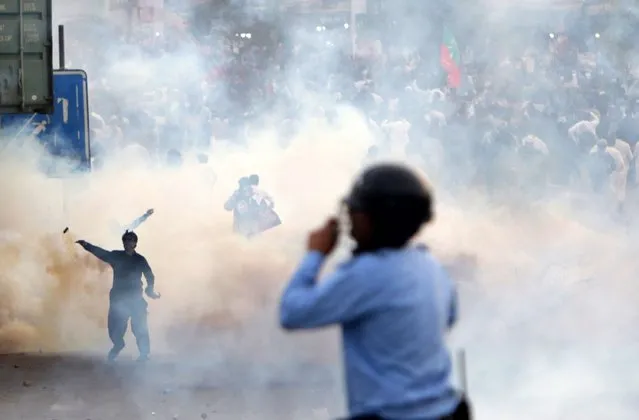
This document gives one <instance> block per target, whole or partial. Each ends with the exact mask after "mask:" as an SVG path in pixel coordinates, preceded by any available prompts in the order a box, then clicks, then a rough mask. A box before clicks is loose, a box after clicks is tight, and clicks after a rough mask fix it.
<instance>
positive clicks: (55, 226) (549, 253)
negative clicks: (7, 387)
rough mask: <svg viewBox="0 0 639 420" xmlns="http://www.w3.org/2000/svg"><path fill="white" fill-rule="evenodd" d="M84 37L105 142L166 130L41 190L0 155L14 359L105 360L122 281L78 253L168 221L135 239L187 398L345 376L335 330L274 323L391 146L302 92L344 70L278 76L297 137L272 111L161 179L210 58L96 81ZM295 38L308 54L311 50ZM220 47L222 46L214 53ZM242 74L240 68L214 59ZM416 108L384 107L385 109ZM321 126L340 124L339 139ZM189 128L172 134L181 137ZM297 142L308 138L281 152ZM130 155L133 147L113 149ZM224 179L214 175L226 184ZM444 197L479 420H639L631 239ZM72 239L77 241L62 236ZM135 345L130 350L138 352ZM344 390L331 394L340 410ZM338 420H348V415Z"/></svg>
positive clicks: (126, 66)
mask: <svg viewBox="0 0 639 420" xmlns="http://www.w3.org/2000/svg"><path fill="white" fill-rule="evenodd" d="M58 7H60V6H58ZM61 7H68V5H67V4H63V6H61ZM72 29H73V27H72V26H70V27H69V29H68V30H67V33H68V34H69V36H70V37H71V39H70V41H69V45H70V46H71V47H70V48H71V49H70V51H69V60H71V61H72V62H74V63H79V64H78V66H77V67H80V66H81V65H84V64H87V65H88V66H89V67H91V68H92V69H99V72H96V73H97V74H100V78H99V79H98V80H96V78H94V77H93V76H92V73H91V72H89V79H90V80H91V84H92V87H95V92H96V94H95V95H92V99H91V100H92V107H93V109H94V110H96V112H98V113H99V114H100V116H101V117H102V118H103V119H104V120H105V121H106V123H107V124H106V125H107V126H108V125H109V121H110V120H109V119H110V118H111V116H112V114H114V115H116V116H117V117H118V118H120V117H121V116H119V115H117V112H118V111H121V110H127V111H128V110H129V108H131V107H133V108H135V107H137V108H140V107H146V108H145V111H147V113H148V114H149V115H150V116H151V117H153V118H154V124H157V125H156V126H155V127H156V128H153V129H151V130H148V129H147V127H146V126H145V127H143V126H142V123H139V122H134V120H130V121H129V122H128V123H121V124H120V123H119V126H118V124H115V126H118V128H122V129H123V131H125V133H120V134H118V130H116V129H115V128H113V126H110V127H108V128H105V129H104V130H103V131H102V132H101V133H100V135H101V136H102V138H101V139H100V145H101V146H102V147H103V148H105V150H106V151H107V152H108V153H107V155H108V158H107V159H106V160H105V161H104V167H103V169H102V170H101V171H98V172H95V173H93V174H91V175H83V176H75V177H73V178H71V179H66V180H61V179H51V178H46V177H45V176H44V175H42V174H40V172H39V170H38V168H37V164H38V156H39V155H40V154H41V153H42V151H41V150H39V149H38V148H36V147H32V146H31V145H30V144H27V145H22V146H21V147H18V146H15V145H14V146H10V147H7V148H5V149H3V151H2V154H0V196H2V197H3V200H2V206H1V209H0V232H1V233H2V235H1V237H0V351H1V352H16V351H37V350H42V351H43V352H62V351H69V352H88V353H92V354H100V355H102V353H104V352H105V349H107V348H108V346H109V342H108V338H107V336H106V333H105V323H106V309H107V292H108V289H109V287H110V281H111V272H110V270H109V269H107V268H105V267H104V266H103V265H102V264H100V263H99V262H97V261H96V260H95V259H94V258H93V257H91V256H90V255H87V254H86V253H85V252H84V251H82V249H80V248H79V247H77V246H76V245H74V243H73V242H74V241H75V240H77V239H85V240H87V241H89V242H92V243H94V244H97V245H100V246H103V247H105V248H108V249H116V248H119V247H120V240H119V233H118V231H117V230H116V229H114V226H117V225H123V224H125V223H127V222H129V221H131V220H132V219H134V218H135V217H137V216H139V215H140V214H142V213H143V212H144V211H145V210H146V209H148V208H154V209H155V214H154V215H153V216H152V217H151V218H150V219H149V220H148V221H147V222H146V223H145V224H143V225H142V226H141V227H140V228H139V229H138V230H137V233H138V235H139V237H140V243H139V252H140V253H142V254H143V255H144V256H146V258H147V259H148V260H149V262H150V264H151V266H152V268H153V269H154V271H155V273H156V276H157V283H156V284H157V286H156V287H157V289H158V291H160V292H161V293H162V294H163V297H162V299H161V300H159V301H154V302H152V303H150V323H151V338H152V347H153V352H154V354H155V355H158V357H160V358H162V357H167V358H181V359H188V360H189V361H191V362H192V363H191V364H189V365H188V366H185V367H184V368H183V369H178V372H177V373H176V374H175V376H174V377H173V379H174V380H175V382H177V383H183V384H189V383H200V382H207V381H209V382H213V383H216V382H225V381H231V380H233V379H235V380H237V376H239V375H242V377H243V381H244V382H250V383H254V384H266V383H269V382H272V381H277V380H295V381H298V382H300V381H302V382H303V381H305V380H309V381H310V380H311V379H310V378H308V376H305V373H306V372H308V371H307V370H305V369H307V368H308V366H316V365H320V366H325V367H327V370H328V371H329V372H330V373H331V374H332V373H333V372H334V371H335V369H336V368H337V366H338V364H339V357H338V356H339V354H338V345H337V344H338V342H337V340H336V334H335V333H334V331H329V332H322V333H318V334H317V335H306V334H304V335H301V336H288V335H285V334H283V333H282V332H280V331H279V330H278V328H277V325H276V315H275V314H276V313H275V311H274V307H275V305H276V302H277V298H278V295H279V293H280V290H281V288H282V286H283V284H284V282H285V281H286V280H287V278H288V276H289V275H290V273H291V272H292V270H293V269H294V268H295V265H296V262H297V261H298V259H299V257H300V256H301V255H302V253H303V250H304V246H305V240H306V236H305V235H306V233H307V231H308V230H309V229H311V228H313V227H314V226H316V225H317V224H319V223H321V222H322V221H323V219H324V218H325V217H327V216H329V215H331V214H334V212H335V211H337V208H338V202H339V199H340V198H341V197H342V196H343V194H344V192H345V191H346V190H347V188H348V185H349V184H350V182H351V180H352V178H353V176H354V175H355V173H356V172H357V171H358V170H359V169H360V168H361V165H362V162H363V161H364V159H365V156H366V152H367V150H368V148H369V147H370V146H371V145H373V144H376V141H377V137H376V133H375V131H374V130H373V129H371V128H370V125H369V124H368V123H367V121H366V119H365V118H364V116H363V115H362V114H361V113H359V112H358V111H356V110H355V109H354V108H352V107H350V106H346V105H340V106H335V102H334V95H333V94H332V92H328V90H327V89H326V88H325V87H324V86H318V85H317V84H313V85H311V86H309V83H306V82H308V81H307V80H305V74H306V73H309V72H312V73H313V74H314V75H317V74H324V75H326V74H329V73H330V72H333V71H335V68H336V65H335V62H334V61H332V60H331V59H330V58H331V57H332V55H331V54H328V57H329V59H325V60H323V61H318V59H317V56H314V55H313V56H312V55H310V53H309V54H305V53H304V50H303V49H302V50H301V52H299V51H300V50H299V49H298V56H297V57H296V58H295V59H294V60H293V62H292V64H291V65H290V66H289V67H288V68H287V70H286V72H284V70H282V71H281V72H280V71H278V70H276V69H274V68H271V69H270V73H267V74H271V73H272V74H275V75H276V76H277V77H278V78H279V79H280V80H281V82H280V83H281V84H282V85H284V84H286V85H288V90H289V91H290V93H289V95H290V96H291V98H292V100H293V102H294V103H295V104H296V105H297V108H299V109H297V110H296V111H297V114H298V115H301V117H299V119H298V120H297V122H296V123H295V124H293V123H290V121H289V122H287V123H284V122H283V121H284V120H285V117H288V116H285V115H284V112H282V111H281V110H280V109H279V108H276V109H273V110H271V111H272V112H270V113H268V114H267V115H266V116H264V118H262V119H261V120H260V121H261V125H260V126H258V127H253V128H251V129H250V131H249V134H248V136H247V139H246V141H244V142H240V141H235V139H234V138H218V139H217V141H215V142H213V144H212V145H211V146H210V148H209V147H207V149H206V151H207V152H208V153H209V156H210V161H209V163H208V164H207V165H202V164H199V163H197V162H196V159H195V152H196V149H197V148H196V147H193V148H192V149H190V150H187V151H186V152H185V153H184V158H185V163H184V165H183V166H182V167H181V168H177V169H176V168H171V169H166V168H164V167H163V166H162V167H157V165H153V164H152V163H151V162H153V161H156V160H162V159H163V153H162V152H157V153H156V152H155V151H154V150H155V149H153V148H152V147H151V146H152V145H154V144H156V142H159V140H157V139H158V137H159V136H160V134H161V133H162V132H163V130H165V128H164V127H165V126H164V125H163V123H164V122H165V121H166V120H170V119H171V118H173V117H171V116H170V115H165V114H163V115H162V116H157V115H156V114H155V113H156V109H163V108H170V107H171V106H172V105H174V104H175V103H176V102H178V101H188V99H185V97H189V94H192V92H193V91H194V90H197V89H198V88H199V87H200V84H199V82H198V80H199V79H200V78H201V75H202V74H204V73H206V72H207V70H208V69H207V68H205V66H204V65H203V64H202V57H201V55H200V53H199V52H198V50H197V49H196V48H195V47H194V45H193V44H192V43H191V42H190V41H184V42H183V43H182V44H180V45H182V47H181V48H179V49H177V50H176V51H175V52H171V53H166V54H164V55H162V56H160V57H157V58H153V59H149V58H145V56H143V55H142V54H141V53H140V51H139V49H136V48H130V47H129V48H130V49H131V51H126V52H123V51H120V50H119V48H120V47H118V46H117V45H116V43H115V42H113V45H110V43H109V41H108V40H105V41H104V44H103V45H102V47H104V51H105V52H106V53H105V54H106V56H107V57H109V59H108V60H105V61H104V62H100V63H97V62H91V60H92V58H91V57H94V55H90V56H88V57H89V58H87V56H86V55H83V54H82V51H83V50H82V49H83V48H86V47H85V44H84V43H82V42H80V41H79V40H77V42H76V40H75V39H74V38H79V37H81V35H79V34H77V33H76V34H74V33H73V31H72ZM290 38H291V40H292V41H298V42H304V43H305V45H306V44H308V43H312V42H313V41H309V39H312V38H309V36H308V35H304V36H302V35H299V36H297V35H296V34H295V33H293V34H291V35H290ZM218 41H219V42H218ZM211 42H213V43H214V45H223V43H222V41H221V40H219V39H217V38H216V35H213V40H212V41H211ZM504 42H506V41H504ZM72 47H75V48H76V49H75V50H74V49H73V48H72ZM316 47H318V48H319V47H320V46H317V45H316ZM229 55H230V52H228V51H226V52H225V53H224V54H221V56H220V57H219V60H221V61H224V60H227V59H228V56H229ZM325 56H326V54H325ZM335 60H336V59H335ZM209 64H210V63H209ZM283 82H288V83H283ZM403 89H404V87H401V88H398V91H397V92H387V93H386V94H387V97H386V99H387V100H388V98H392V97H395V96H400V94H401V91H402V90H403ZM185 92H188V94H186V93H185ZM210 94H211V95H213V94H215V95H216V98H218V99H217V100H218V105H220V106H222V105H226V104H228V102H229V99H228V97H227V92H226V91H225V90H223V89H222V90H219V91H215V92H210ZM284 94H285V93H281V95H284ZM321 108H324V109H323V110H322V109H321ZM324 111H330V112H332V113H333V114H334V116H336V117H335V118H332V119H331V120H330V121H329V120H328V119H327V118H326V117H325V115H326V114H325V112H324ZM389 115H392V113H389ZM183 117H184V115H178V116H177V117H175V118H176V120H177V122H178V123H179V124H184V123H185V120H184V119H183ZM222 119H223V118H222ZM92 122H93V121H92ZM218 123H221V124H223V122H222V121H218ZM127 124H128V126H127ZM136 124H140V126H135V125H136ZM287 124H293V125H294V126H295V128H296V130H294V134H293V135H292V138H291V139H290V140H288V141H286V142H285V141H284V140H283V136H282V131H283V130H282V126H284V125H287ZM256 125H257V124H256ZM127 129H128V130H127ZM127 133H128V134H127ZM131 133H134V134H131ZM127 136H129V137H127ZM131 136H136V137H135V138H130V137H131ZM118 137H119V140H118ZM228 137H233V136H231V135H229V136H228ZM194 140H197V139H191V141H193V143H195V141H194ZM227 140H228V141H227ZM109 141H112V143H109ZM116 141H119V142H123V143H126V144H129V146H128V147H125V148H120V147H119V146H117V147H116V144H115V142H116ZM136 143H140V144H144V146H145V147H146V149H145V148H142V147H141V146H139V145H136ZM283 143H288V144H287V147H283V145H282V144H283ZM158 155H159V156H158ZM439 166H440V167H441V173H439V174H434V175H435V176H433V178H435V179H444V178H446V176H447V175H450V174H451V173H453V172H455V171H458V170H460V168H462V169H463V162H460V163H459V167H451V166H446V165H442V164H440V165H439ZM210 170H213V171H214V172H215V173H216V175H217V183H215V185H213V184H212V182H211V178H210V176H209V175H210V173H209V171H210ZM250 173H258V174H259V175H260V178H261V186H262V187H263V188H264V189H265V190H267V191H268V192H269V193H270V194H271V195H272V196H273V197H274V198H275V203H276V209H277V210H278V212H279V213H280V215H281V217H282V219H283V221H284V223H283V225H282V226H280V227H278V228H276V229H274V230H272V231H269V232H267V233H266V234H264V235H262V236H260V237H257V238H255V239H253V240H251V241H246V240H244V239H242V238H239V237H237V236H236V235H234V234H233V233H232V228H231V225H232V220H231V215H230V213H227V212H225V211H224V210H223V203H224V201H225V200H226V198H227V197H228V196H229V195H230V194H231V193H232V191H233V190H234V189H235V188H236V185H237V180H238V178H240V177H241V176H245V175H247V174H250ZM438 176H439V177H438ZM437 196H438V199H439V201H438V209H437V220H436V222H435V224H434V225H433V226H432V227H430V228H428V229H427V230H426V231H425V232H424V235H423V238H421V239H423V240H425V241H427V242H428V243H429V244H430V245H431V246H432V248H433V251H434V252H435V253H436V254H438V255H439V256H440V257H441V258H442V259H443V261H444V262H445V263H446V264H449V265H450V266H451V271H452V273H453V274H454V275H456V276H458V277H459V278H458V279H457V280H459V288H460V293H461V299H462V301H461V302H462V309H461V321H460V324H459V326H458V327H457V329H456V331H455V332H454V333H453V336H452V337H451V344H452V345H453V346H454V347H464V348H466V349H467V354H468V366H469V371H468V374H469V381H470V391H471V397H472V398H473V400H474V402H475V405H476V409H477V412H478V414H479V418H495V419H512V418H515V417H516V418H520V419H525V418H530V419H540V418H544V419H555V418H563V417H564V416H568V415H574V412H575V411H570V410H577V412H578V413H579V414H578V415H576V417H579V418H593V419H595V418H598V419H599V418H602V417H604V415H603V414H601V412H599V411H597V410H598V407H600V406H605V407H606V408H608V409H610V410H615V409H618V410H619V415H618V416H616V417H614V416H613V417H614V418H618V419H622V418H628V417H626V412H627V411H624V410H626V409H627V407H628V405H627V402H626V400H625V399H624V398H625V396H626V395H627V390H628V389H632V387H633V386H634V385H635V384H634V383H633V381H635V380H634V379H633V378H636V377H639V375H635V374H634V373H635V372H634V368H632V366H633V364H631V363H628V362H629V361H631V360H633V356H632V352H633V350H636V348H635V345H636V344H635V343H636V339H635V338H634V337H633V335H632V333H631V331H632V330H633V328H632V324H633V322H634V320H635V319H636V318H637V311H636V310H635V309H634V308H635V306H636V305H634V302H635V301H636V297H637V296H636V294H637V291H638V290H637V286H636V285H635V284H636V282H635V279H634V277H635V273H636V270H637V269H638V268H639V267H638V264H637V263H636V261H635V260H636V259H635V258H634V255H633V252H632V250H633V243H634V241H635V240H636V237H637V233H636V231H635V230H633V229H628V228H626V227H625V226H620V225H619V224H617V223H614V222H608V220H609V218H608V216H607V215H600V214H592V213H593V212H592V211H588V210H584V211H582V212H576V211H575V210H574V207H573V206H571V205H570V203H568V204H567V202H568V201H569V200H568V199H567V198H566V197H564V196H560V197H556V198H551V199H549V200H548V201H547V202H544V203H537V204H536V205H534V206H532V207H531V206H528V205H527V204H526V205H522V204H521V203H520V202H519V200H518V199H516V198H513V197H516V195H510V196H508V197H507V198H503V199H500V200H499V201H497V200H489V199H486V198H485V197H484V196H483V194H481V193H479V192H477V191H464V192H459V191H456V192H455V194H451V193H450V191H446V190H438V191H437ZM453 196H454V198H453ZM602 220H603V221H602ZM593 221H594V222H593ZM65 226H69V228H70V231H69V232H68V233H67V234H66V235H62V229H63V228H64V227H65ZM127 343H128V345H129V348H131V347H133V345H134V340H133V339H132V337H127ZM127 351H132V350H130V349H129V350H127ZM238 372H239V373H238ZM158 381H159V379H158ZM339 387H340V386H339V385H337V384H335V385H334V386H329V387H328V388H330V389H328V390H326V389H325V390H323V391H322V392H324V391H326V393H327V394H330V395H332V394H331V393H333V392H335V389H336V388H337V389H339ZM185 398H186V397H185ZM318 398H319V397H318ZM329 409H330V410H331V411H333V410H336V409H339V408H338V404H337V403H336V404H335V406H331V407H329ZM568 413H570V414H568ZM608 417H610V416H608ZM610 418H612V417H610Z"/></svg>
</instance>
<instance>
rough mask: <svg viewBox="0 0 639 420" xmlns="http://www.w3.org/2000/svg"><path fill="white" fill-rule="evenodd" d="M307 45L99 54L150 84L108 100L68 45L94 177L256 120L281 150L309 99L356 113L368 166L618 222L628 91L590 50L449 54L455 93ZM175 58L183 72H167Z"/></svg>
mask: <svg viewBox="0 0 639 420" xmlns="http://www.w3.org/2000/svg"><path fill="white" fill-rule="evenodd" d="M312 32H313V28H310V29H308V30H307V31H306V32H304V31H302V30H300V31H296V32H295V35H294V37H295V41H296V42H284V41H283V40H279V41H277V42H276V43H275V45H270V46H266V45H261V44H259V43H258V42H253V41H252V40H251V38H248V37H247V36H244V37H239V34H236V35H238V36H237V37H233V36H232V35H231V36H229V37H217V38H216V37H215V36H213V35H211V36H208V37H206V38H205V39H206V44H205V45H203V44H201V43H198V42H196V41H195V39H194V38H189V36H188V34H186V35H185V32H182V35H181V38H180V41H179V43H176V42H177V41H176V38H175V37H172V38H171V45H170V46H169V45H168V42H163V35H162V34H160V33H158V34H155V35H156V36H157V39H155V40H153V42H154V44H153V45H154V48H155V49H151V50H152V51H153V54H151V53H150V52H149V47H148V42H147V43H146V44H145V45H147V51H145V52H141V50H140V48H136V47H132V46H131V45H130V44H129V45H127V44H126V43H124V42H121V43H117V44H114V45H112V46H111V48H110V49H109V54H110V56H112V57H118V58H119V59H120V60H121V61H122V62H123V63H126V62H127V61H128V62H131V63H133V64H132V66H134V65H135V64H137V63H139V62H141V61H142V60H147V62H152V63H153V65H154V66H155V67H154V68H153V69H150V70H149V72H150V73H151V75H147V76H140V77H141V79H140V80H142V81H146V82H149V81H152V82H153V83H150V84H148V83H147V84H144V86H145V89H144V90H143V91H142V90H141V88H140V87H139V86H137V87H136V88H131V87H127V86H121V85H120V84H121V83H122V79H121V76H122V74H121V73H113V71H110V72H109V71H107V70H105V69H110V68H111V67H110V66H102V67H100V66H97V65H90V64H91V63H94V64H95V63H97V62H98V60H97V59H94V58H93V57H92V56H87V54H89V55H90V54H91V51H93V50H92V49H90V48H89V49H85V48H84V47H83V45H84V42H86V41H88V40H90V37H84V42H83V41H80V40H78V39H76V40H75V42H74V43H73V44H72V46H75V51H73V50H72V51H70V52H69V55H70V57H71V59H72V60H74V57H77V58H75V60H74V61H75V62H78V64H85V63H86V64H87V65H89V67H91V71H90V79H91V81H92V84H91V109H92V113H91V115H92V117H91V131H92V144H93V147H92V149H93V150H92V151H93V155H94V160H95V161H94V167H95V168H99V167H100V164H101V162H102V161H103V160H104V159H105V158H106V157H107V156H108V153H110V152H111V151H113V150H114V149H115V148H123V147H127V146H129V145H130V144H131V143H132V142H134V143H136V144H139V145H141V146H143V147H144V148H145V149H146V150H147V151H148V152H149V155H150V156H152V157H153V159H155V160H156V161H166V160H167V159H169V158H170V160H171V161H172V162H179V161H180V156H179V155H181V154H183V153H190V152H196V153H200V154H202V153H210V152H211V151H213V150H214V144H215V142H217V141H233V142H238V143H241V142H242V141H243V140H244V138H245V136H247V133H248V132H249V130H247V129H246V128H247V127H251V128H256V129H258V130H259V129H260V128H261V127H264V125H265V124H272V121H273V119H272V118H271V119H269V120H268V121H269V122H268V123H266V122H265V118H264V116H265V115H266V114H268V115H270V116H272V115H273V114H275V115H277V116H278V120H279V121H281V122H279V123H278V124H279V125H278V127H276V128H277V129H278V130H279V133H280V136H281V138H282V145H283V146H284V145H286V143H287V139H289V138H291V137H292V136H294V135H295V133H296V131H297V129H298V128H299V127H300V124H303V121H302V120H301V118H302V116H303V115H308V111H309V110H308V108H309V106H310V107H314V105H313V104H309V103H308V102H307V101H300V100H298V99H299V97H300V92H302V91H303V92H304V94H305V95H308V94H316V95H317V97H318V98H319V97H321V98H322V101H318V102H317V106H316V107H315V108H317V109H313V110H312V112H315V111H317V113H321V114H322V115H323V116H325V117H326V118H327V119H328V120H329V121H330V119H331V118H332V117H333V115H334V110H333V108H332V107H331V106H330V105H332V104H348V105H352V106H354V107H356V108H357V109H359V110H360V111H361V113H362V115H363V116H364V118H366V120H367V121H368V123H369V126H370V129H371V132H372V133H373V136H374V138H375V144H376V145H375V146H373V147H372V148H371V150H370V153H369V156H368V158H369V159H377V158H383V157H389V156H394V157H401V158H408V159H409V160H412V161H413V162H414V163H416V164H417V165H420V166H422V167H423V168H424V170H425V171H426V172H427V173H428V175H429V176H430V177H431V178H433V180H435V181H436V182H439V183H443V185H445V187H446V188H447V189H451V190H454V189H455V188H459V187H472V188H479V187H481V188H485V190H486V193H487V194H493V193H498V192H500V191H504V190H508V191H518V192H525V193H527V195H528V196H530V197H534V198H540V197H543V196H544V195H545V194H546V193H548V192H549V191H556V190H557V188H556V187H565V188H568V189H571V190H579V191H581V192H588V191H590V192H593V193H594V194H596V195H599V196H602V197H608V198H610V200H611V201H610V202H611V203H614V204H615V206H616V207H617V208H618V209H621V208H622V207H623V204H624V203H625V201H626V191H627V190H628V189H629V188H631V187H633V186H634V185H635V184H636V183H637V180H636V173H637V171H636V170H635V162H636V160H635V158H634V155H635V154H636V152H639V150H636V147H637V141H638V140H639V139H638V138H637V135H636V134H635V133H636V129H635V128H636V126H637V124H639V107H638V106H637V102H636V100H635V97H634V90H635V88H636V86H635V79H634V78H633V77H632V75H631V72H630V71H628V70H627V69H619V68H617V67H615V66H613V65H611V64H610V61H609V60H606V55H605V54H604V53H602V51H601V48H600V49H598V50H596V49H591V51H588V49H587V48H586V49H585V50H584V48H583V46H582V45H581V44H583V43H582V42H580V43H579V48H580V49H581V51H578V48H577V44H578V43H577V42H574V40H572V39H571V38H570V37H567V36H561V35H557V34H552V35H551V36H548V39H546V40H543V41H539V39H537V38H535V42H533V43H531V44H530V45H529V48H527V49H526V50H525V51H524V52H523V54H521V52H520V55H519V56H496V57H491V58H490V60H487V59H486V54H482V53H481V51H477V50H476V45H477V43H475V49H474V50H473V49H472V48H464V46H463V45H461V47H462V48H461V49H462V52H463V53H462V58H463V59H464V62H463V63H462V64H460V65H461V71H462V85H461V86H460V87H457V88H451V87H450V86H447V85H446V75H445V72H444V71H443V70H442V69H440V68H438V67H437V66H433V62H435V63H438V60H439V57H426V56H424V55H423V54H420V53H419V51H407V50H406V49H401V48H390V47H389V48H386V47H384V46H383V45H381V43H379V42H377V43H374V44H375V45H376V46H377V47H376V48H373V49H372V50H373V51H372V52H371V51H369V52H368V54H366V55H358V54H353V51H350V50H348V49H346V48H345V47H344V45H345V44H344V43H341V44H340V43H331V42H330V41H329V39H330V38H329V35H326V34H319V35H318V34H313V33H312ZM71 35H73V33H71ZM243 35H245V34H243ZM291 36H293V35H291ZM342 36H343V34H342ZM593 36H594V35H593ZM229 39H230V41H229ZM586 44H587V43H586ZM169 47H170V48H169ZM395 47H396V46H395ZM74 54H75V55H74ZM145 54H146V55H145ZM149 54H151V55H149ZM180 57H182V58H183V59H184V60H186V61H188V65H187V64H182V65H180V64H176V61H179V59H180ZM76 67H77V66H76ZM181 67H184V68H181ZM122 71H124V70H122ZM186 74H188V77H185V75H186ZM134 76H135V75H134ZM144 77H146V79H145V78H144ZM116 78H117V80H116ZM151 79H152V80H151ZM116 82H117V83H116ZM132 83H133V82H132ZM306 97H308V96H306ZM326 98H329V100H328V101H326ZM320 102H321V105H320Z"/></svg>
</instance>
